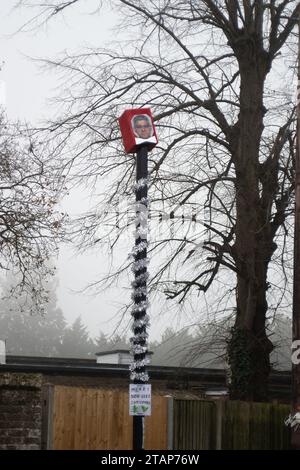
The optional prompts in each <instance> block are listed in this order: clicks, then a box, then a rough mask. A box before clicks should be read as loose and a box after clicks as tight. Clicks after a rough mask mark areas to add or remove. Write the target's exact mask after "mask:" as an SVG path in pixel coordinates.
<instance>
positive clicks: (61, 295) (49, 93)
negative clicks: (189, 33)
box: [0, 0, 129, 334]
mask: <svg viewBox="0 0 300 470" xmlns="http://www.w3.org/2000/svg"><path fill="white" fill-rule="evenodd" d="M15 3H16V2H15V0H6V1H5V2H4V1H2V2H1V7H0V63H3V66H2V70H1V72H0V100H1V102H2V104H4V105H5V108H6V112H7V114H8V117H9V118H10V119H21V120H30V121H31V122H33V123H36V122H38V120H40V119H42V118H44V117H48V116H49V112H50V113H51V112H52V109H51V108H49V106H48V104H47V99H49V98H51V97H54V96H56V95H57V93H58V92H59V90H58V89H57V87H58V79H57V77H56V76H55V73H54V72H53V73H52V74H51V73H50V74H49V72H47V73H45V72H43V71H42V70H41V68H40V66H39V64H38V63H37V62H35V61H32V60H30V58H50V57H51V58H53V57H55V56H56V55H58V54H59V53H61V52H62V51H63V50H67V49H68V50H71V51H75V50H78V49H79V48H80V47H85V46H101V47H102V46H103V45H104V44H105V42H106V41H107V42H108V41H109V40H110V39H111V38H112V32H111V28H112V27H113V25H114V23H115V20H116V17H115V15H114V14H113V13H112V12H110V11H104V12H102V13H101V16H100V15H96V14H95V15H93V14H90V13H91V11H92V9H91V8H90V9H89V10H84V9H83V8H82V7H81V8H80V7H76V8H71V9H69V11H68V14H66V15H64V16H61V17H57V18H56V19H55V21H53V22H52V23H50V24H48V25H47V27H46V26H45V27H43V28H41V29H39V30H38V31H32V32H27V33H17V34H13V33H15V32H16V31H18V29H19V27H20V26H21V25H22V24H23V23H24V22H26V19H27V17H26V15H25V14H23V15H21V14H20V11H12V7H13V5H14V4H15ZM88 3H89V2H88ZM89 4H90V5H91V6H93V5H92V4H93V2H90V3H89ZM23 13H24V12H23ZM28 17H29V14H28ZM54 110H55V108H53V112H54ZM63 206H64V209H65V210H67V211H68V212H70V213H73V214H75V213H76V212H78V211H80V210H81V209H84V207H88V199H86V200H84V199H83V198H82V193H80V194H79V192H77V193H76V192H75V191H73V192H72V193H71V195H70V197H69V198H68V199H67V200H65V201H64V202H63ZM75 208H76V209H75ZM108 264H109V259H108V258H105V257H103V256H99V255H97V253H93V254H90V255H86V256H77V255H76V254H74V253H73V251H72V250H71V248H66V247H64V248H63V249H62V250H61V255H60V257H59V260H58V265H57V267H58V275H59V289H58V292H57V294H58V302H59V305H60V306H61V308H62V309H63V312H64V315H65V317H66V319H67V320H68V321H69V322H71V321H73V320H74V319H75V318H76V317H77V316H78V315H79V314H80V315H81V316H82V319H83V321H84V322H85V323H86V324H87V326H88V327H89V330H90V332H91V333H92V334H97V333H98V331H99V329H101V330H103V331H104V332H106V333H108V332H111V331H112V326H113V324H115V323H116V321H114V319H113V318H114V316H115V313H116V311H117V310H118V308H119V307H120V305H121V302H117V301H116V300H114V299H116V298H117V297H118V296H116V295H115V294H116V293H114V292H107V293H105V294H103V295H101V296H98V297H91V296H87V295H83V294H76V293H75V292H74V291H77V290H79V289H82V288H83V287H84V286H85V285H86V283H87V282H90V281H93V280H94V279H95V278H96V277H97V275H98V274H99V273H104V272H105V270H106V269H107V267H108ZM126 296H127V297H129V296H128V295H127V294H126ZM119 297H120V293H119ZM124 300H125V299H124Z"/></svg>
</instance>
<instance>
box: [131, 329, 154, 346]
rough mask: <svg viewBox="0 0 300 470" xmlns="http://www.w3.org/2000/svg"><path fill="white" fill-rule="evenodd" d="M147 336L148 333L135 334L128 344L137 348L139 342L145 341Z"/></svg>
mask: <svg viewBox="0 0 300 470" xmlns="http://www.w3.org/2000/svg"><path fill="white" fill-rule="evenodd" d="M148 336H149V335H148V333H146V332H145V331H144V332H143V333H136V334H135V335H134V337H133V338H130V342H131V344H132V345H134V346H138V345H139V343H140V341H146V340H147V338H148Z"/></svg>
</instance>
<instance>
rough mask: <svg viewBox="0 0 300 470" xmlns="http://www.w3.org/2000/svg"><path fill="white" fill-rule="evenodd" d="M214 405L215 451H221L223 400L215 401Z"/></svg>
mask: <svg viewBox="0 0 300 470" xmlns="http://www.w3.org/2000/svg"><path fill="white" fill-rule="evenodd" d="M215 404H216V450H222V420H223V400H217V401H215Z"/></svg>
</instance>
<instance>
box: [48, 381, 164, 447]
mask: <svg viewBox="0 0 300 470" xmlns="http://www.w3.org/2000/svg"><path fill="white" fill-rule="evenodd" d="M128 410H129V405H128V393H127V392H125V391H117V390H99V389H91V388H77V387H64V386H55V387H54V389H53V390H52V397H51V404H50V407H49V413H48V416H49V418H50V422H49V424H48V445H47V447H48V448H50V449H56V450H62V449H63V450H96V449H104V450H105V449H108V450H113V449H116V450H117V449H132V417H131V416H129V411H128ZM145 448H146V449H166V448H167V399H166V398H165V397H162V396H159V395H154V396H153V399H152V415H151V416H149V417H146V418H145Z"/></svg>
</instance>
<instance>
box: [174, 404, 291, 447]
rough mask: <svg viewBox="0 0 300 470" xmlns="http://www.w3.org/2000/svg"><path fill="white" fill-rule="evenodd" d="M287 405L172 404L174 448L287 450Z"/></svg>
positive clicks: (288, 434) (288, 445) (288, 441)
mask: <svg viewBox="0 0 300 470" xmlns="http://www.w3.org/2000/svg"><path fill="white" fill-rule="evenodd" d="M289 409H290V407H289V405H280V404H270V403H246V402H240V401H223V400H222V401H216V402H210V401H201V400H175V401H174V430H173V435H174V449H185V450H186V449H189V450H193V449H198V450H201V449H223V450H229V449H230V450H242V449H244V450H246V449H247V450H264V449H269V450H283V449H290V447H291V446H290V441H291V439H290V431H289V429H288V428H287V427H286V426H285V424H284V421H285V418H286V417H287V416H288V414H289Z"/></svg>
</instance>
